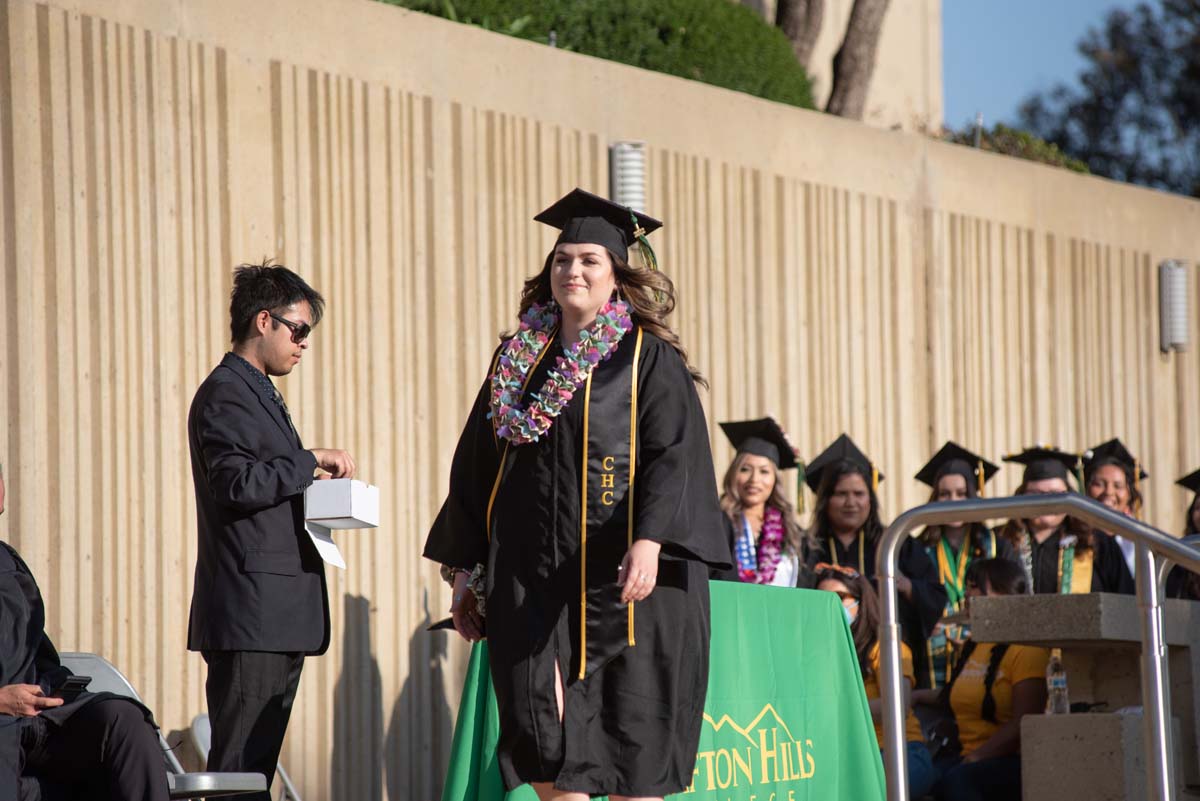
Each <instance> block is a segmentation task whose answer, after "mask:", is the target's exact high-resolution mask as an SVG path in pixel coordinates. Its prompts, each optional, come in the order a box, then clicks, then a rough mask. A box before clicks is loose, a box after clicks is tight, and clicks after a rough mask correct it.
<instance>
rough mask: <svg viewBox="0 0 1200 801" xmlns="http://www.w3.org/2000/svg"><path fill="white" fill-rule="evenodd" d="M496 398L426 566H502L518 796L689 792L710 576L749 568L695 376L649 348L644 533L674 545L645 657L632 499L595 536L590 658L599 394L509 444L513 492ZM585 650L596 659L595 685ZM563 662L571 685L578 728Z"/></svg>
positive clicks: (509, 761)
mask: <svg viewBox="0 0 1200 801" xmlns="http://www.w3.org/2000/svg"><path fill="white" fill-rule="evenodd" d="M635 335H636V331H631V332H630V333H629V334H627V335H626V336H625V338H624V339H623V340H622V342H621V344H620V346H619V347H618V349H617V351H616V353H614V354H613V355H612V357H611V358H610V359H609V360H608V361H606V362H602V363H601V364H600V365H598V366H597V367H596V369H595V370H594V372H593V381H592V406H591V407H590V414H591V415H593V416H594V415H597V414H598V413H600V410H601V409H602V407H603V405H604V402H605V397H604V395H605V392H606V391H607V389H610V388H611V387H613V386H614V383H615V382H614V383H606V378H607V375H615V374H617V373H619V372H620V371H621V370H622V369H623V367H622V365H627V364H628V360H629V359H631V358H632V356H633V352H634V350H635V348H634V343H635V341H636V339H635ZM548 347H549V348H551V349H552V351H551V353H550V354H548V355H547V357H546V358H544V359H543V360H542V362H541V364H540V365H539V366H538V368H537V369H536V370H534V373H533V376H532V378H531V379H530V381H529V382H528V384H527V392H526V398H525V402H526V403H528V401H529V394H530V393H532V392H533V391H535V390H539V389H540V388H541V387H542V385H543V384H544V382H545V379H546V375H547V373H548V372H549V370H550V368H551V365H552V364H553V362H554V360H555V359H556V357H557V355H558V353H560V352H561V350H560V348H559V345H558V342H557V340H556V341H555V342H553V343H551V344H550V345H548ZM606 374H607V375H606ZM625 375H626V376H630V375H631V373H625ZM489 394H490V382H488V381H485V382H484V385H483V387H482V388H481V389H480V392H479V395H478V397H477V398H476V401H475V405H474V407H473V408H472V410H471V413H470V417H469V418H468V420H467V424H466V427H465V428H464V430H463V433H462V437H461V439H460V440H459V444H458V448H457V450H456V451H455V454H454V460H453V463H452V465H451V472H450V491H449V494H448V496H447V499H446V501H445V504H444V505H443V507H442V510H441V512H440V513H439V514H438V517H437V520H436V521H435V522H434V525H433V527H432V529H431V531H430V532H429V536H428V539H427V540H426V543H425V552H424V553H425V556H426V557H427V558H430V559H433V560H436V561H438V562H441V563H442V564H447V565H451V566H455V567H461V568H464V569H471V568H473V567H474V566H475V564H476V563H482V564H485V565H486V566H487V581H486V584H487V595H486V601H487V619H486V626H487V637H488V648H489V653H490V661H491V674H492V681H493V685H494V688H495V692H496V701H497V705H498V709H499V716H500V737H499V743H498V749H497V750H498V758H499V762H500V771H501V775H502V776H503V779H504V783H505V786H506V787H508V788H509V789H512V788H514V787H516V786H517V785H520V784H522V783H525V782H530V781H548V782H554V784H555V785H556V786H557V787H559V788H561V789H563V790H569V791H578V792H586V793H589V794H592V795H597V794H621V795H632V796H642V795H647V796H660V795H666V794H670V793H674V792H678V791H680V790H683V789H684V788H686V787H687V786H688V785H689V784H690V783H691V781H692V777H693V769H694V766H695V758H696V749H697V747H698V744H699V737H700V723H701V715H702V714H703V710H704V698H705V691H706V688H707V684H708V644H709V628H710V623H709V608H708V572H709V570H710V568H728V567H729V565H730V560H731V557H730V553H729V546H728V543H727V541H726V537H725V530H724V528H723V524H722V522H721V518H722V517H723V515H722V513H721V511H720V508H719V507H718V505H717V490H716V481H715V477H714V476H715V473H714V470H713V464H712V454H711V452H710V450H709V441H708V428H707V425H706V423H705V419H704V411H703V409H702V407H701V406H700V399H699V397H698V396H697V394H696V390H695V385H694V382H693V381H692V378H691V376H690V374H689V373H688V370H687V367H686V365H685V364H684V362H683V360H682V359H681V358H680V356H679V354H678V353H677V352H676V351H675V350H674V349H673V348H672V347H671V346H670V345H668V344H667V343H665V342H663V341H662V340H660V339H658V338H657V337H654V336H653V335H651V334H649V333H646V334H645V335H644V340H643V343H642V349H641V357H640V360H639V367H638V406H637V462H636V482H635V487H634V498H633V499H632V502H633V504H634V508H633V520H634V526H633V536H634V538H635V539H651V540H654V541H657V542H660V543H661V544H662V551H661V555H660V559H659V574H658V582H657V585H656V588H655V589H654V591H653V592H652V593H651V595H650V596H649V597H648V598H647V599H646V600H644V601H642V602H640V603H638V604H635V609H634V615H635V631H636V637H635V639H636V645H634V646H632V647H629V646H628V642H627V639H626V633H627V609H626V607H625V606H623V605H621V604H620V601H619V599H620V592H621V589H620V587H619V586H618V585H617V583H616V581H617V567H618V565H619V564H620V562H621V559H622V557H623V556H624V554H625V551H626V550H627V547H628V545H627V537H628V520H629V513H628V507H627V506H626V505H625V504H627V503H629V499H628V498H624V499H623V500H622V501H621V505H620V506H619V507H618V509H617V511H616V512H614V513H613V515H612V517H611V518H610V519H609V521H608V522H607V524H605V525H604V526H602V527H600V529H599V530H595V529H589V531H588V534H587V573H586V582H587V588H586V593H587V620H588V626H587V629H586V630H587V636H588V641H587V645H586V646H585V647H584V648H583V649H582V650H581V642H580V640H581V636H580V634H581V632H580V628H581V624H580V618H581V600H580V598H581V595H582V593H581V586H580V584H581V567H582V566H581V548H580V545H581V542H580V540H581V531H580V529H581V526H580V515H581V503H580V497H581V475H580V473H581V469H580V462H581V456H582V454H581V451H582V445H583V441H584V435H583V430H584V425H585V414H584V392H583V391H580V392H577V393H576V394H575V396H574V398H573V399H572V400H571V401H570V403H568V405H567V406H566V408H565V409H564V410H563V412H562V413H561V414H560V415H559V417H558V418H557V419H556V420H555V421H554V423H553V425H552V426H551V428H550V430H549V432H547V434H545V435H544V436H543V437H542V438H541V439H540V440H539V441H537V442H533V443H528V444H525V445H520V446H512V445H508V446H507V457H506V458H505V459H504V473H503V475H502V476H501V477H500V479H499V482H498V483H497V471H498V469H499V467H500V463H501V454H502V453H504V451H505V447H506V443H505V442H504V441H503V440H499V441H498V440H497V439H496V437H495V435H494V433H493V428H492V423H491V421H489V420H488V418H487V415H488V398H489ZM624 408H625V415H626V418H625V419H626V420H627V419H628V414H629V412H628V406H625V407H624ZM609 411H610V413H612V412H613V411H615V410H612V409H610V410H609ZM627 428H628V426H627V425H626V429H627ZM589 463H594V462H593V456H592V455H591V454H589ZM493 487H495V494H494V499H492V493H493ZM489 502H491V504H492V505H491V509H492V514H491V521H490V531H491V539H490V542H489V539H488V529H489V526H488V521H487V514H488V507H489ZM594 622H596V623H599V624H602V625H603V626H604V627H605V630H606V631H607V632H609V633H610V634H611V635H612V636H609V634H603V635H601V637H600V639H601V642H599V643H597V642H596V640H597V637H596V636H595V632H594V631H593V629H592V624H593V623H594ZM610 624H615V626H613V625H610ZM595 649H599V650H598V651H596V650H595ZM581 653H586V654H587V661H588V671H587V675H586V677H585V678H583V679H581V678H580V658H581ZM556 661H557V664H558V667H559V670H560V672H561V675H562V678H563V680H564V683H565V697H564V717H563V721H562V723H561V724H560V723H559V720H558V714H557V704H556V701H555V671H554V667H555V662H556Z"/></svg>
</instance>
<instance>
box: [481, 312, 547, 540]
mask: <svg viewBox="0 0 1200 801" xmlns="http://www.w3.org/2000/svg"><path fill="white" fill-rule="evenodd" d="M557 335H558V329H557V328H556V329H554V330H553V331H551V332H550V339H549V340H548V341H547V342H546V347H544V348H542V352H541V353H539V354H538V357H537V360H536V361H534V363H533V367H530V368H529V373H528V374H527V375H526V376H525V383H524V384H523V385H522V386H521V394H522V395H524V394H525V390H526V389H528V388H529V382H530V381H531V380H532V379H533V374H534V373H536V372H537V369H538V365H539V364H541V363H542V359H544V358H545V357H546V354H547V353H549V352H550V343H551V342H553V341H554V337H556V336H557ZM499 363H500V355H499V354H497V355H496V360H495V361H494V362H492V373H495V372H496V365H497V364H499ZM492 373H489V374H488V375H489V379H490V376H491V375H492ZM495 436H496V427H495V426H492V437H493V438H494V437H495ZM508 445H509V442H508V440H505V441H504V453H502V454H501V455H500V469H498V470H497V471H496V480H495V481H493V482H492V494H491V495H489V496H488V505H487V518H486V519H485V520H484V521H483V523H484V526H485V527H486V528H487V538H488V542H491V541H492V506H493V505H494V504H495V503H496V495H497V493H499V492H500V479H501V477H503V476H504V463H505V462H507V461H508Z"/></svg>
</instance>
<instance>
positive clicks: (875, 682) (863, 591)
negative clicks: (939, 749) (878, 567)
mask: <svg viewBox="0 0 1200 801" xmlns="http://www.w3.org/2000/svg"><path fill="white" fill-rule="evenodd" d="M814 570H815V572H816V578H817V589H818V590H825V591H827V592H834V593H837V595H838V597H839V598H841V600H842V610H843V611H844V612H845V613H846V621H847V622H848V623H849V624H850V634H851V635H852V636H853V637H854V649H855V651H857V652H858V665H859V668H860V669H861V671H862V677H863V687H864V689H865V690H866V695H867V704H868V705H869V706H870V708H871V718H872V719H873V720H874V722H875V739H876V742H883V706H882V703H881V701H880V693H879V633H878V632H879V621H880V612H879V597H878V596H877V595H876V594H875V590H874V588H872V587H871V582H869V581H867V580H866V579H865V578H863V577H862V576H861V575H859V573H858V571H857V570H855V569H853V568H850V567H845V566H843V565H832V564H829V563H827V562H822V563H820V564H818V565H817V566H816V567H815V568H814ZM900 654H901V660H902V666H901V667H902V672H903V673H904V681H903V682H902V686H903V688H904V708H905V710H906V715H905V723H904V739H905V740H906V741H907V750H906V754H905V760H906V762H907V763H908V797H909V798H913V799H917V798H920V797H921V796H923V795H926V794H927V793H928V792H929V791H930V790H931V789H932V788H933V785H934V782H936V781H937V774H936V773H935V772H934V768H933V757H931V756H930V754H929V749H928V748H926V747H925V735H924V734H922V732H921V724H920V723H919V722H918V721H917V716H916V715H914V714H913V711H912V702H911V698H910V696H911V693H912V688H913V685H914V684H915V683H916V677H915V672H914V671H913V660H912V651H911V650H910V649H909V647H908V646H907V645H905V644H904V643H901V644H900Z"/></svg>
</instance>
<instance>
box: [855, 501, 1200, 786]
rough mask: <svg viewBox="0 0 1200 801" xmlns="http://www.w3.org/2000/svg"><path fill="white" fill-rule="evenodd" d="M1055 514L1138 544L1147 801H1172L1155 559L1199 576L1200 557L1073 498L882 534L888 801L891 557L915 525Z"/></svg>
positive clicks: (892, 696) (916, 520)
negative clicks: (1156, 557) (1170, 562)
mask: <svg viewBox="0 0 1200 801" xmlns="http://www.w3.org/2000/svg"><path fill="white" fill-rule="evenodd" d="M1059 514H1067V515H1070V516H1071V517H1074V518H1076V519H1077V520H1081V521H1083V522H1084V523H1087V524H1089V525H1091V526H1093V527H1095V528H1097V529H1100V530H1101V531H1110V532H1119V533H1120V534H1121V535H1122V536H1125V537H1127V538H1128V539H1131V540H1133V541H1134V542H1135V543H1136V545H1137V560H1136V562H1135V568H1136V570H1135V575H1134V580H1135V582H1136V584H1137V603H1138V608H1139V609H1140V610H1141V624H1142V709H1143V717H1144V721H1145V727H1146V737H1145V747H1146V774H1147V779H1148V786H1147V788H1146V789H1147V793H1146V797H1147V798H1150V799H1153V800H1154V801H1174V798H1175V787H1174V784H1173V778H1174V775H1175V773H1174V751H1173V750H1172V744H1171V727H1170V716H1169V714H1170V699H1169V697H1168V696H1167V685H1166V673H1165V667H1164V653H1165V649H1166V647H1165V645H1164V641H1163V630H1162V606H1161V603H1160V600H1159V599H1160V593H1159V589H1158V583H1159V581H1158V578H1159V575H1158V571H1157V570H1156V569H1155V554H1159V555H1161V556H1163V557H1165V558H1167V559H1171V560H1173V561H1174V562H1176V563H1178V564H1180V565H1183V566H1184V567H1186V568H1188V569H1189V570H1193V571H1195V572H1198V573H1200V552H1197V551H1195V550H1192V549H1191V548H1190V547H1188V546H1187V545H1185V544H1183V543H1182V542H1180V541H1179V539H1178V538H1177V537H1172V536H1171V535H1170V534H1167V533H1165V532H1162V531H1159V530H1158V529H1156V528H1154V527H1153V526H1149V525H1146V524H1145V523H1143V522H1141V521H1140V520H1136V519H1134V518H1132V517H1129V516H1127V515H1124V514H1121V513H1120V512H1117V511H1114V510H1112V509H1109V508H1108V507H1107V506H1104V505H1102V504H1099V503H1097V502H1096V501H1093V500H1092V499H1090V498H1085V497H1084V496H1082V495H1078V494H1075V493H1061V494H1055V495H1020V496H1016V497H1011V498H975V499H971V500H965V501H942V502H939V503H930V504H926V505H924V506H918V507H917V508H915V509H909V510H908V511H907V512H905V513H903V514H902V515H900V516H899V517H897V518H896V519H895V521H893V522H892V524H891V525H890V526H888V528H887V530H886V531H885V532H884V533H883V536H882V537H881V538H880V540H879V548H878V550H877V551H876V555H875V569H876V576H877V580H878V582H879V595H880V598H881V599H882V602H883V621H882V622H881V623H880V624H879V645H880V665H879V667H880V688H879V689H880V695H881V696H882V703H883V739H884V742H883V746H884V747H883V757H884V767H885V768H886V773H887V797H888V801H908V766H907V765H906V764H905V760H904V757H905V743H904V708H903V695H902V693H901V688H900V682H901V672H900V622H899V602H898V598H897V595H896V557H897V555H898V553H899V551H900V545H901V543H902V542H903V541H904V538H905V537H907V536H908V533H909V532H910V531H911V530H912V529H913V528H915V527H916V526H918V525H939V524H945V523H955V522H960V521H961V522H964V523H975V522H982V521H984V520H991V519H993V518H1000V517H1022V518H1029V517H1038V516H1041V515H1059Z"/></svg>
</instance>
